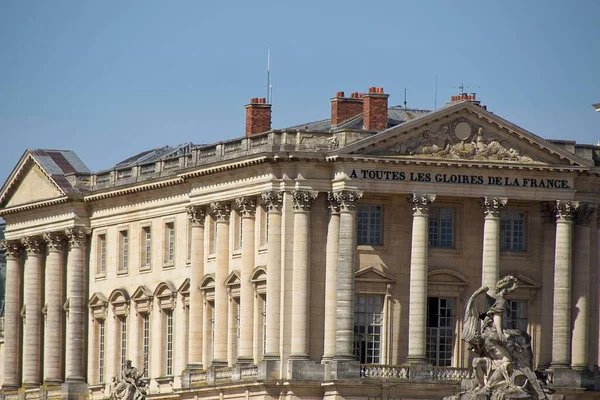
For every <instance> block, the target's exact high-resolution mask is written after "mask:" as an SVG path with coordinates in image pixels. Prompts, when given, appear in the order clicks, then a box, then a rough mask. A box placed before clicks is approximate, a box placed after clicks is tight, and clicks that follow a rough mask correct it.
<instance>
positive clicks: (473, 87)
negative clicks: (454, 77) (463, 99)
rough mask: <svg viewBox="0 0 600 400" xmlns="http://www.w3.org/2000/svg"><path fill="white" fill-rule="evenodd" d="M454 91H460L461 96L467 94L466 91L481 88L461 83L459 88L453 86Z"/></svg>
mask: <svg viewBox="0 0 600 400" xmlns="http://www.w3.org/2000/svg"><path fill="white" fill-rule="evenodd" d="M452 87H453V88H454V89H460V94H463V93H465V89H479V86H465V84H464V83H461V84H460V85H459V86H452Z"/></svg>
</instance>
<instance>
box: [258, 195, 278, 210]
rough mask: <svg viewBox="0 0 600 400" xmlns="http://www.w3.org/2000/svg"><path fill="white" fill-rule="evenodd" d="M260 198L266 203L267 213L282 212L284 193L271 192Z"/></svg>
mask: <svg viewBox="0 0 600 400" xmlns="http://www.w3.org/2000/svg"><path fill="white" fill-rule="evenodd" d="M260 197H261V198H262V200H263V201H264V202H265V208H266V209H267V212H280V211H281V206H282V204H283V192H280V191H275V190H272V191H269V192H262V193H261V195H260Z"/></svg>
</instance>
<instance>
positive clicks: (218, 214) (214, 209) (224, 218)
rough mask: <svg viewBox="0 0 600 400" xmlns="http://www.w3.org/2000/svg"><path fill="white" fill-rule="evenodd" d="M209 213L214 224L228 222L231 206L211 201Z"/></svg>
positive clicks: (226, 203)
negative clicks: (213, 219)
mask: <svg viewBox="0 0 600 400" xmlns="http://www.w3.org/2000/svg"><path fill="white" fill-rule="evenodd" d="M210 211H211V214H212V216H213V217H214V218H215V221H216V222H229V218H230V217H231V204H229V203H228V202H224V201H213V202H211V203H210Z"/></svg>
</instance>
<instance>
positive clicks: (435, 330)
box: [426, 297, 454, 367]
mask: <svg viewBox="0 0 600 400" xmlns="http://www.w3.org/2000/svg"><path fill="white" fill-rule="evenodd" d="M453 303H454V302H453V300H452V299H444V298H439V297H429V298H428V299H427V342H426V343H427V345H426V348H427V358H428V359H429V362H430V363H431V364H432V365H434V366H439V367H450V366H452V354H453V351H454V306H453Z"/></svg>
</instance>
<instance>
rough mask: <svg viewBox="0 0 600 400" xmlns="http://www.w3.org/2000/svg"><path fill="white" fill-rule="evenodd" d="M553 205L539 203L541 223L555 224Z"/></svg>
mask: <svg viewBox="0 0 600 400" xmlns="http://www.w3.org/2000/svg"><path fill="white" fill-rule="evenodd" d="M555 208H556V207H555V206H554V203H551V202H549V201H542V202H541V203H540V213H541V214H542V222H543V223H545V224H553V223H555V222H556V212H555Z"/></svg>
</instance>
